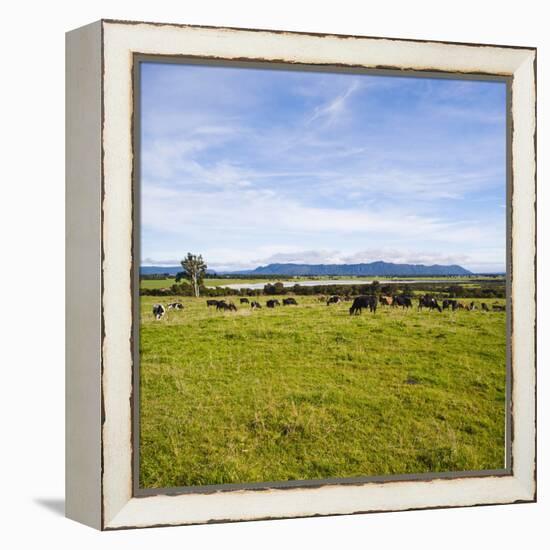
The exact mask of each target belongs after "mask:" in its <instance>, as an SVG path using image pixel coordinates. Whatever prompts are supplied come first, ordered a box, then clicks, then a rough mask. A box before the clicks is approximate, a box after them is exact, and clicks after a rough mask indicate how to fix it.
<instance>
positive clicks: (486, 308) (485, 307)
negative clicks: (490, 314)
mask: <svg viewBox="0 0 550 550" xmlns="http://www.w3.org/2000/svg"><path fill="white" fill-rule="evenodd" d="M481 309H482V311H489V307H488V306H487V304H486V303H484V302H483V303H482V304H481Z"/></svg>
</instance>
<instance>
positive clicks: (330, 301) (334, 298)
mask: <svg viewBox="0 0 550 550" xmlns="http://www.w3.org/2000/svg"><path fill="white" fill-rule="evenodd" d="M341 301H342V300H341V299H340V296H331V297H330V298H329V299H328V300H327V306H329V305H330V304H339V303H340V302H341Z"/></svg>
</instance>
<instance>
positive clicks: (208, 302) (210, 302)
mask: <svg viewBox="0 0 550 550" xmlns="http://www.w3.org/2000/svg"><path fill="white" fill-rule="evenodd" d="M219 302H220V300H206V307H210V306H217V305H218V303H219Z"/></svg>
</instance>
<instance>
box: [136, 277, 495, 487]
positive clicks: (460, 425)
mask: <svg viewBox="0 0 550 550" xmlns="http://www.w3.org/2000/svg"><path fill="white" fill-rule="evenodd" d="M147 282H150V281H147ZM152 282H155V283H156V282H157V281H152ZM255 282H258V281H257V280H255ZM295 298H296V300H297V301H298V303H299V305H298V306H287V307H279V308H275V309H267V308H265V301H266V298H265V297H263V296H262V297H259V298H258V299H259V301H260V302H261V303H262V304H263V305H264V307H263V308H262V309H261V310H251V309H250V307H249V306H247V305H246V304H245V305H241V304H239V299H238V297H231V299H232V300H233V301H234V302H235V303H236V304H237V307H238V311H237V312H220V311H216V310H215V308H207V307H206V299H205V298H198V299H197V298H191V297H182V298H178V300H179V301H181V302H182V303H183V304H184V309H183V310H182V311H173V310H168V311H167V313H166V315H165V316H164V318H163V319H161V320H160V321H156V320H155V319H154V318H153V315H152V306H153V304H154V303H158V302H159V300H160V302H161V303H163V299H162V298H159V297H152V296H142V297H141V331H140V332H141V334H140V356H141V365H140V369H141V370H140V376H141V385H140V391H141V396H140V399H141V402H140V419H141V432H140V438H141V442H140V461H141V463H140V485H141V486H142V487H169V486H195V485H212V484H221V483H248V482H266V481H282V480H291V479H320V478H330V477H355V476H368V475H387V474H405V473H421V472H443V471H460V470H480V469H496V468H502V467H504V439H505V395H506V391H505V378H506V367H505V362H506V351H505V342H506V330H505V323H506V313H505V312H495V311H491V312H482V311H480V310H479V307H478V309H477V310H475V311H464V310H457V311H455V312H451V311H449V310H445V311H443V312H442V313H439V312H437V311H427V310H421V311H418V310H417V308H416V301H415V307H413V308H412V309H409V310H402V309H400V308H391V307H379V309H378V311H377V313H376V314H374V315H373V314H370V313H368V312H363V314H362V315H358V316H350V315H349V313H348V308H349V305H350V303H349V302H348V303H345V302H344V303H342V304H336V305H331V306H326V305H325V303H324V302H320V301H319V299H318V297H317V296H295ZM465 301H466V300H465ZM467 301H468V303H469V302H470V301H472V300H469V299H468V300H467ZM473 301H474V302H476V304H477V305H478V306H479V304H480V302H481V301H483V300H473ZM485 301H487V300H485ZM166 303H167V302H166ZM496 303H498V304H504V300H503V299H491V300H490V301H489V304H490V305H492V304H496Z"/></svg>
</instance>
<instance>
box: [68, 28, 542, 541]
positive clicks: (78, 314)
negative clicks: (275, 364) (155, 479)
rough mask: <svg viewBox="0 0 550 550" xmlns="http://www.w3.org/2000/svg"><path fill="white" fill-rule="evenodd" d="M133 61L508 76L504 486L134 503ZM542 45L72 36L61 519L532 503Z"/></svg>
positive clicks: (466, 483)
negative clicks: (507, 454)
mask: <svg viewBox="0 0 550 550" xmlns="http://www.w3.org/2000/svg"><path fill="white" fill-rule="evenodd" d="M136 55H150V56H156V55H159V56H176V57H181V58H189V59H192V58H203V59H211V60H228V61H239V62H272V63H288V64H304V65H322V66H323V67H327V66H328V67H340V68H341V67H347V68H358V69H369V70H379V71H393V72H395V71H400V72H403V73H404V74H407V73H409V72H410V73H414V72H431V73H442V74H443V73H446V74H449V73H451V74H462V75H492V76H500V77H507V78H509V79H510V86H511V112H510V116H511V120H512V125H511V154H510V170H511V179H512V186H511V188H512V191H511V193H510V197H509V200H510V204H509V210H510V221H511V224H510V232H509V246H510V253H509V254H510V256H509V258H510V265H511V276H510V284H511V298H510V300H511V305H512V307H513V315H512V317H511V331H510V338H511V341H510V346H511V350H512V353H511V377H510V378H511V380H510V384H511V394H510V405H511V411H512V413H511V414H512V418H513V428H511V432H510V433H511V441H510V445H511V457H512V461H511V464H510V465H509V466H510V468H509V471H508V473H507V474H506V475H487V476H476V475H472V476H466V477H459V478H444V477H438V478H437V477H434V478H433V479H423V480H419V479H410V480H406V479H396V480H384V481H376V480H373V481H368V482H365V483H354V484H327V485H322V486H313V487H300V486H297V487H292V488H285V489H280V488H269V489H262V490H255V489H242V488H241V489H237V490H224V491H214V492H208V493H181V494H170V495H167V494H155V495H150V496H135V494H134V489H133V488H134V486H135V483H134V481H135V480H134V469H133V452H134V449H133V435H132V430H133V417H134V415H135V414H138V413H137V412H136V410H135V407H134V406H133V403H134V402H133V392H134V389H133V360H132V357H133V355H132V353H133V351H132V350H133V316H134V313H133V311H134V309H133V308H134V303H133V285H134V281H133V277H132V273H133V272H134V271H133V269H134V268H133V226H132V224H133V219H134V218H133V208H134V202H133V201H134V195H133V170H134V153H133V128H132V120H133V118H132V116H133V98H134V86H133V84H134V83H133V74H134V73H133V63H134V59H135V56H136ZM535 140H536V49H534V48H525V47H510V46H494V45H480V44H458V43H444V42H433V41H415V40H400V39H390V38H370V37H362V36H353V37H352V36H336V35H320V34H314V33H311V34H306V33H290V32H279V31H259V30H246V29H231V28H213V27H196V26H185V25H171V24H157V23H135V22H124V21H111V20H102V21H98V22H96V23H92V24H90V25H88V26H85V27H82V28H80V29H77V30H74V31H71V32H69V33H68V34H67V138H66V143H67V161H66V162H67V164H66V168H67V170H66V185H67V202H66V211H67V214H66V221H67V224H66V227H67V277H66V280H67V296H66V298H67V350H66V351H67V353H66V357H67V359H66V381H67V383H66V415H67V417H66V426H67V428H66V513H67V516H68V517H70V518H72V519H74V520H77V521H80V522H82V523H84V524H87V525H89V526H92V527H94V528H97V529H101V530H113V529H125V528H137V527H150V526H158V525H184V524H199V523H209V522H224V521H243V520H257V519H267V518H292V517H306V516H318V515H338V514H356V513H366V512H377V511H397V510H409V509H423V508H434V507H455V506H476V505H483V504H505V503H516V502H532V501H534V500H536V366H535V353H536V344H535V331H536V299H535V298H536V273H535V260H536V157H535V150H536V149H535Z"/></svg>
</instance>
